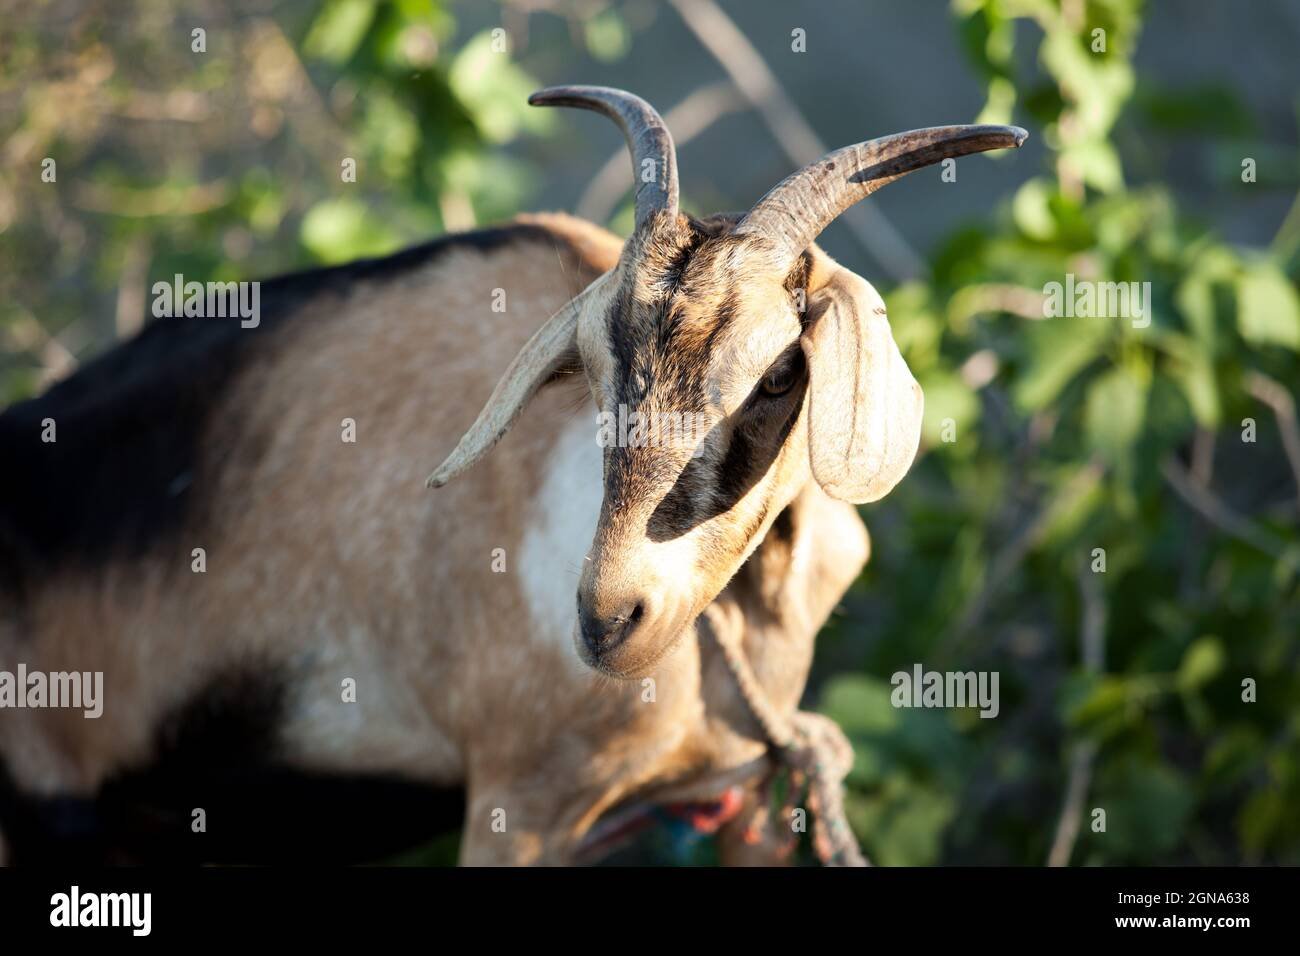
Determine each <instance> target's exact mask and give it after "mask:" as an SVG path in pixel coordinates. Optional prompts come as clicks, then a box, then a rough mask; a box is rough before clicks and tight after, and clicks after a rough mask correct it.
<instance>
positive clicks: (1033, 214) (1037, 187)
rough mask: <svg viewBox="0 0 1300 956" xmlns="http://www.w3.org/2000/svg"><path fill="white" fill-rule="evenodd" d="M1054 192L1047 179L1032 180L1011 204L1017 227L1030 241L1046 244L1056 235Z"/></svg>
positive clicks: (1017, 193)
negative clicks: (1052, 201)
mask: <svg viewBox="0 0 1300 956" xmlns="http://www.w3.org/2000/svg"><path fill="white" fill-rule="evenodd" d="M1053 192H1054V190H1053V188H1052V186H1051V184H1050V183H1048V182H1047V181H1046V180H1045V179H1041V178H1036V179H1031V180H1029V181H1028V182H1027V183H1025V184H1024V185H1023V186H1021V187H1020V188H1019V189H1018V190H1016V196H1015V199H1013V200H1012V202H1011V216H1012V218H1013V219H1014V220H1015V223H1016V227H1017V228H1018V229H1019V230H1020V231H1021V232H1023V233H1024V234H1025V235H1026V236H1028V237H1029V238H1030V239H1038V240H1040V241H1043V242H1046V241H1048V240H1050V239H1052V238H1053V237H1055V235H1056V217H1055V216H1053V215H1052V206H1051V200H1052V194H1053Z"/></svg>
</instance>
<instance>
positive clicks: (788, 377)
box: [759, 362, 799, 396]
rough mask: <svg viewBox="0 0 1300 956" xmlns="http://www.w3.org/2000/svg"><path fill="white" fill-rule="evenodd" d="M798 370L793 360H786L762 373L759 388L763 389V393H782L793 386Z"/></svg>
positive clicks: (772, 394) (773, 394) (774, 394)
mask: <svg viewBox="0 0 1300 956" xmlns="http://www.w3.org/2000/svg"><path fill="white" fill-rule="evenodd" d="M798 372H799V370H798V368H797V367H796V366H795V363H794V362H787V363H785V364H784V365H782V366H781V367H780V368H774V369H771V370H770V371H769V372H768V373H767V374H766V375H764V376H763V380H762V381H761V382H759V388H761V389H762V390H763V394H764V395H771V396H776V395H784V394H785V393H786V392H788V391H790V389H791V388H793V387H794V383H795V380H796V379H797V378H798V377H799V374H798Z"/></svg>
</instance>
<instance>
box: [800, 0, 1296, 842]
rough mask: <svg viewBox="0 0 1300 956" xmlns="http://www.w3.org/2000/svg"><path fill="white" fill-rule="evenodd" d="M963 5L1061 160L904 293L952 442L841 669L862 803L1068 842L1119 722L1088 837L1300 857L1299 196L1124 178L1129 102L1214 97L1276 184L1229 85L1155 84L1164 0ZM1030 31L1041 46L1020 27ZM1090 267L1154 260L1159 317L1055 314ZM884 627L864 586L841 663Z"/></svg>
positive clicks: (936, 419)
mask: <svg viewBox="0 0 1300 956" xmlns="http://www.w3.org/2000/svg"><path fill="white" fill-rule="evenodd" d="M954 7H955V11H956V14H957V18H958V23H959V29H960V31H961V36H962V38H963V41H964V45H965V48H966V50H967V51H968V53H969V54H970V55H971V57H972V59H973V60H974V62H975V64H976V65H977V67H978V68H979V70H980V72H981V73H982V75H984V76H985V78H986V82H987V103H986V106H985V108H984V110H983V114H982V116H981V120H983V121H992V122H1012V121H1014V120H1015V119H1017V118H1021V121H1022V122H1023V119H1024V118H1027V119H1028V120H1029V122H1028V123H1025V124H1024V125H1028V126H1032V127H1033V128H1034V129H1035V130H1036V131H1039V130H1041V135H1042V137H1043V139H1044V140H1045V141H1046V143H1047V145H1048V147H1049V148H1050V152H1049V154H1048V160H1049V164H1050V168H1049V169H1048V170H1047V171H1045V172H1044V173H1043V174H1042V175H1040V176H1036V177H1034V178H1033V179H1031V180H1030V181H1028V182H1027V183H1025V184H1024V185H1023V186H1021V187H1020V189H1019V190H1018V192H1017V193H1016V195H1015V196H1014V197H1013V199H1012V200H1011V202H1010V203H1009V204H1008V206H1007V207H1006V208H1005V209H1004V210H1003V211H1002V214H1001V216H1000V217H999V218H998V219H997V220H996V221H995V222H994V223H993V224H992V227H990V226H989V224H988V223H981V225H980V226H979V227H978V228H972V229H967V230H961V231H958V232H957V233H956V234H955V235H953V236H952V237H951V238H950V239H949V240H948V241H947V242H946V243H944V244H943V246H942V247H941V248H940V249H939V251H938V253H937V255H936V256H935V259H934V264H933V272H932V275H931V276H930V278H929V280H928V281H927V282H925V283H909V284H905V285H902V286H900V287H897V288H895V289H893V290H892V292H891V294H890V295H889V296H887V300H888V304H889V310H890V319H891V322H892V324H893V327H894V330H895V334H896V335H897V337H898V339H899V342H900V344H901V345H902V347H903V350H904V353H905V355H906V357H907V360H908V362H909V364H910V365H911V367H912V369H913V371H914V372H915V374H916V376H917V378H918V380H919V381H920V382H921V383H922V385H923V386H924V388H925V392H926V432H925V434H926V438H925V444H926V451H925V452H924V453H923V457H922V459H921V461H920V462H919V464H918V465H917V467H916V468H915V469H914V471H913V473H912V475H911V476H909V478H908V480H907V481H905V482H904V483H903V484H902V485H901V486H900V487H899V489H898V490H897V491H896V492H894V494H893V495H892V496H891V497H890V498H889V499H887V501H886V503H885V504H884V505H883V506H882V507H880V508H876V509H872V514H871V516H870V521H871V524H872V530H873V532H874V535H873V536H874V539H875V541H876V553H875V556H874V558H873V562H872V565H871V566H870V567H869V569H868V571H867V572H866V574H865V575H864V581H863V582H862V594H863V595H864V599H863V602H864V603H866V601H867V600H869V603H870V607H871V608H872V609H874V610H875V611H876V612H877V614H878V616H879V618H880V619H879V620H872V621H871V635H870V641H869V643H868V644H867V645H866V646H865V647H861V649H860V651H859V653H860V654H861V658H862V659H861V660H860V663H859V666H860V669H861V670H862V671H863V672H865V673H866V674H869V675H874V676H869V677H868V676H861V675H851V676H849V675H843V674H841V676H836V677H832V678H831V679H830V680H829V682H828V683H827V684H826V686H825V688H824V693H823V696H822V703H823V706H824V709H825V710H826V712H827V713H829V714H830V715H832V716H833V717H835V718H836V719H838V720H839V721H841V722H842V724H843V726H844V727H845V729H846V731H848V732H849V733H850V734H851V735H852V737H853V738H854V740H855V743H856V746H857V748H858V755H857V758H858V759H857V766H856V768H855V770H854V775H853V778H852V781H851V783H852V787H853V793H852V797H851V801H850V809H851V813H852V815H853V821H854V825H855V827H856V828H857V829H858V832H859V833H860V835H861V837H862V839H863V842H864V844H865V846H866V847H867V849H868V851H869V852H871V853H872V854H873V855H874V856H875V858H876V859H877V861H878V862H881V863H885V864H904V863H910V864H925V863H934V862H939V861H943V860H955V861H961V862H985V863H1041V862H1045V861H1046V860H1047V858H1048V852H1049V846H1050V844H1051V842H1052V840H1053V836H1054V832H1055V828H1056V824H1057V819H1058V817H1059V815H1060V814H1061V808H1062V805H1063V802H1064V796H1065V791H1066V780H1067V776H1068V773H1069V771H1070V759H1069V758H1070V755H1071V754H1072V753H1082V754H1091V753H1095V758H1094V759H1093V760H1092V762H1091V764H1090V777H1089V780H1090V786H1089V787H1088V789H1087V796H1086V799H1085V800H1084V803H1083V806H1082V807H1081V808H1080V816H1079V817H1078V819H1079V824H1080V826H1079V833H1078V838H1077V843H1076V844H1075V847H1074V852H1073V854H1072V859H1073V861H1074V862H1076V863H1085V864H1123V863H1130V864H1142V863H1147V864H1150V863H1200V864H1213V863H1232V862H1240V861H1256V862H1258V861H1272V862H1289V863H1296V862H1300V812H1297V811H1296V810H1295V807H1297V806H1300V709H1298V707H1297V705H1298V704H1300V677H1298V675H1297V652H1298V651H1300V640H1298V639H1297V634H1298V633H1300V602H1297V570H1298V569H1300V540H1298V539H1297V535H1296V528H1297V483H1298V482H1300V472H1293V471H1292V468H1291V467H1289V466H1288V461H1287V457H1286V455H1285V454H1284V450H1283V441H1282V437H1281V435H1280V434H1279V425H1278V418H1277V415H1276V414H1275V412H1274V410H1273V409H1272V408H1270V407H1269V406H1268V405H1266V404H1264V403H1263V402H1262V401H1261V400H1260V398H1259V397H1258V394H1257V393H1258V392H1259V390H1260V388H1261V387H1263V388H1267V385H1268V382H1269V381H1270V380H1271V381H1272V382H1276V383H1285V387H1286V389H1285V390H1282V392H1281V394H1282V395H1283V396H1284V399H1285V401H1284V402H1283V409H1284V418H1285V414H1289V415H1290V416H1291V418H1290V420H1289V421H1284V424H1283V425H1282V426H1281V427H1284V428H1289V429H1291V430H1294V428H1295V421H1294V412H1293V409H1290V408H1289V406H1288V405H1287V402H1289V401H1290V398H1289V397H1288V392H1289V390H1290V389H1293V388H1294V386H1295V383H1296V382H1297V381H1300V361H1298V356H1297V352H1298V351H1300V299H1298V298H1297V291H1296V283H1295V274H1296V265H1297V264H1296V251H1297V228H1298V227H1300V221H1298V218H1300V217H1298V216H1297V213H1296V209H1295V208H1293V211H1292V214H1291V216H1290V217H1289V218H1288V220H1287V223H1286V225H1284V226H1283V230H1282V232H1280V233H1279V234H1278V236H1277V237H1276V239H1275V240H1274V242H1273V243H1272V244H1271V246H1269V247H1267V248H1258V249H1240V248H1232V247H1229V246H1228V245H1226V244H1225V243H1224V242H1222V241H1220V240H1219V239H1217V238H1216V237H1215V236H1214V235H1213V234H1212V233H1210V232H1208V231H1206V230H1205V229H1204V228H1201V227H1199V226H1198V225H1197V224H1196V223H1195V222H1194V221H1193V220H1192V218H1191V217H1190V216H1188V215H1187V214H1185V213H1184V211H1183V210H1180V209H1179V208H1178V206H1177V204H1176V202H1175V200H1174V197H1173V195H1172V194H1171V192H1170V191H1169V190H1168V189H1167V188H1165V187H1164V186H1162V185H1161V184H1160V183H1149V184H1144V185H1141V186H1137V185H1129V184H1128V183H1127V182H1126V179H1125V175H1124V170H1123V166H1122V163H1121V161H1120V156H1119V151H1118V149H1117V148H1116V146H1115V138H1116V135H1117V126H1119V125H1124V126H1128V127H1130V128H1131V133H1132V135H1133V136H1134V137H1135V138H1136V139H1138V140H1139V141H1141V142H1145V143H1149V142H1151V141H1152V140H1154V139H1156V138H1157V137H1158V136H1159V135H1160V134H1161V133H1162V132H1163V131H1166V130H1168V129H1169V128H1171V127H1177V128H1180V129H1181V128H1184V127H1186V126H1187V125H1189V124H1195V123H1196V121H1197V120H1198V118H1201V117H1203V116H1204V113H1203V112H1202V104H1203V102H1208V104H1209V105H1208V107H1207V108H1208V109H1210V110H1211V111H1216V110H1217V111H1221V112H1225V113H1228V114H1229V115H1232V116H1233V117H1235V121H1234V122H1231V123H1218V122H1213V123H1210V124H1205V125H1198V126H1197V129H1198V132H1199V135H1203V136H1216V137H1221V138H1223V140H1224V142H1223V146H1224V148H1225V151H1226V152H1227V153H1229V154H1230V155H1235V156H1237V157H1238V161H1237V162H1235V163H1233V164H1232V166H1231V167H1230V168H1229V170H1228V175H1227V176H1225V178H1224V181H1223V183H1222V187H1221V188H1222V189H1224V190H1246V189H1259V188H1268V187H1267V186H1264V185H1261V184H1260V183H1250V184H1247V183H1243V182H1242V181H1241V171H1242V170H1241V166H1240V159H1241V158H1242V157H1246V156H1252V155H1255V154H1254V153H1252V152H1250V151H1249V150H1248V149H1246V148H1244V147H1245V146H1246V144H1245V143H1244V142H1243V137H1245V136H1247V135H1249V133H1250V128H1251V127H1250V123H1249V122H1248V120H1247V118H1246V114H1245V112H1244V111H1243V110H1242V109H1241V107H1240V105H1239V104H1236V103H1235V101H1234V100H1233V99H1232V97H1231V96H1230V94H1224V93H1220V94H1218V95H1216V96H1212V97H1209V98H1208V100H1207V99H1206V97H1205V96H1204V91H1203V90H1192V91H1188V92H1186V93H1184V94H1181V95H1176V94H1173V93H1168V92H1162V93H1157V92H1154V91H1153V92H1150V93H1149V94H1148V95H1147V96H1146V97H1145V98H1136V97H1135V80H1134V69H1133V66H1132V63H1131V56H1132V52H1133V49H1134V47H1135V46H1136V42H1137V38H1138V30H1139V27H1140V24H1141V16H1140V15H1141V12H1142V11H1141V4H1140V3H1138V2H1134V0H1089V2H1087V3H1084V2H1069V0H1066V2H1063V3H1057V2H1054V0H957V2H956V3H955V4H954ZM1098 27H1100V28H1102V29H1104V31H1105V34H1104V39H1105V49H1104V52H1102V51H1097V50H1094V44H1095V43H1096V41H1097V36H1096V35H1095V34H1094V33H1093V31H1094V29H1096V28H1098ZM1027 38H1033V39H1035V40H1036V42H1037V63H1036V65H1034V64H1029V65H1027V64H1026V61H1025V58H1024V57H1020V56H1017V53H1018V52H1019V47H1020V45H1021V44H1023V43H1024V42H1025V40H1026V39H1027ZM1285 162H1286V165H1287V169H1288V170H1289V172H1290V173H1294V170H1295V167H1296V158H1295V157H1294V156H1289V157H1287V158H1286V160H1285ZM1288 175H1289V174H1284V175H1283V176H1282V177H1280V178H1282V179H1286V178H1288ZM1228 177H1231V178H1228ZM1289 178H1290V179H1291V182H1290V183H1289V185H1290V186H1291V188H1294V185H1295V183H1294V176H1293V175H1290V176H1289ZM1067 274H1073V275H1074V276H1075V277H1076V278H1077V279H1079V280H1084V279H1093V280H1102V281H1137V282H1150V283H1151V304H1150V324H1149V325H1146V326H1145V327H1138V326H1141V325H1142V324H1143V323H1141V322H1137V323H1134V322H1131V321H1128V320H1125V319H1120V318H1111V319H1105V318H1065V317H1060V318H1051V319H1044V318H1043V315H1044V312H1043V305H1042V302H1043V292H1044V289H1045V286H1046V284H1047V283H1049V282H1058V283H1064V282H1065V280H1066V275H1067ZM1261 382H1263V383H1264V385H1263V386H1260V385H1259V384H1258V383H1261ZM1252 383H1256V384H1255V388H1254V389H1252ZM1246 419H1253V420H1254V422H1255V423H1256V428H1257V434H1256V436H1255V441H1254V443H1250V442H1248V441H1245V440H1243V435H1244V434H1246V428H1247V422H1246V421H1245V420H1246ZM945 420H949V424H950V426H951V427H954V428H955V433H954V432H950V433H949V440H947V441H945V440H944V437H943V423H944V421H945ZM1180 486H1181V487H1184V488H1186V487H1190V488H1191V489H1192V492H1191V493H1192V494H1193V495H1197V496H1203V499H1204V500H1209V501H1211V502H1212V503H1213V504H1214V505H1215V508H1214V509H1213V510H1214V512H1215V514H1216V515H1217V516H1218V517H1217V518H1215V519H1214V520H1207V518H1206V517H1205V516H1203V515H1201V514H1199V513H1197V512H1196V511H1194V510H1193V509H1192V508H1191V507H1190V506H1189V503H1188V501H1186V500H1184V499H1185V495H1183V494H1180V493H1179V492H1178V491H1177V488H1178V487H1180ZM1225 516H1226V517H1225ZM904 528H905V529H906V533H897V532H895V531H891V530H890V529H899V530H901V529H904ZM1094 549H1104V557H1105V571H1104V573H1097V572H1096V571H1095V570H1094V568H1095V567H1097V566H1099V565H1096V564H1095V562H1096V557H1095V554H1096V552H1094ZM1084 575H1089V576H1093V577H1092V580H1091V581H1086V580H1084V577H1083V576H1084ZM1089 614H1092V615H1093V616H1094V619H1096V618H1097V616H1100V619H1101V620H1102V621H1103V623H1102V625H1101V627H1100V628H1094V630H1093V634H1092V636H1091V637H1090V638H1088V639H1087V640H1092V641H1093V642H1094V644H1095V645H1096V646H1095V647H1094V649H1093V651H1092V654H1094V655H1096V657H1098V658H1100V659H1101V660H1102V663H1101V664H1100V666H1088V665H1087V664H1086V663H1085V661H1087V659H1088V653H1087V652H1086V651H1085V650H1084V647H1085V644H1086V642H1087V640H1086V639H1085V637H1084V630H1085V628H1086V627H1088V625H1087V624H1085V620H1086V619H1087V616H1088V615H1089ZM859 627H860V625H859V624H858V623H857V622H856V621H855V619H854V609H853V607H850V610H849V612H848V614H847V616H846V617H845V618H844V619H842V620H841V621H840V622H839V623H838V624H837V627H836V632H837V633H836V638H835V640H834V642H833V643H838V644H839V645H841V646H840V647H839V649H838V650H837V652H836V654H835V656H836V659H837V660H839V661H840V662H841V663H842V662H843V661H844V660H845V657H846V652H845V649H844V646H843V645H849V646H854V647H860V645H861V641H860V640H856V641H855V638H854V635H855V634H860V633H861V632H860V631H859V630H858V628H859ZM917 661H920V662H923V663H924V665H925V666H926V667H927V668H929V669H935V670H941V671H942V670H956V671H968V670H996V671H999V672H1000V675H1001V693H1002V712H1001V715H1000V717H999V718H998V719H996V720H981V719H979V718H978V717H977V716H976V715H975V712H973V711H952V710H935V711H924V710H896V709H894V708H893V707H892V706H890V704H889V691H890V690H891V688H890V685H889V683H888V680H887V675H889V674H891V673H893V672H894V671H896V670H900V669H901V670H910V668H911V666H912V664H913V663H914V662H917ZM1247 678H1249V679H1251V680H1253V681H1254V682H1255V683H1256V685H1257V693H1258V698H1257V701H1256V702H1254V703H1248V702H1245V701H1243V689H1242V682H1243V680H1245V679H1247ZM1085 765H1088V764H1086V762H1085ZM1093 808H1102V809H1104V810H1105V811H1106V831H1105V832H1093V830H1092V828H1091V822H1092V814H1091V811H1092V809H1093Z"/></svg>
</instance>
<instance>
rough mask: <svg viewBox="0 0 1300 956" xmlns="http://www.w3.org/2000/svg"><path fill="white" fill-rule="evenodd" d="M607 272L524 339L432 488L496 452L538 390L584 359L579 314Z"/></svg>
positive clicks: (431, 480) (603, 282)
mask: <svg viewBox="0 0 1300 956" xmlns="http://www.w3.org/2000/svg"><path fill="white" fill-rule="evenodd" d="M611 274H612V273H611V272H606V273H605V274H604V275H602V276H601V277H600V278H598V279H597V280H596V281H595V282H593V283H592V284H591V285H589V286H587V288H586V289H584V290H583V291H582V292H580V293H578V295H577V296H576V297H575V298H574V299H573V300H571V301H570V302H569V303H568V304H567V305H565V306H564V308H562V309H560V311H558V312H556V313H555V314H554V315H553V316H551V317H550V318H549V319H547V320H546V324H545V325H543V326H542V327H541V328H540V329H538V330H537V331H536V332H535V333H534V334H533V337H532V338H530V339H529V340H528V341H527V342H525V343H524V347H523V348H522V349H520V350H519V354H518V355H516V356H515V359H514V361H513V362H511V363H510V367H509V368H507V369H506V370H505V373H504V374H503V375H502V376H501V380H500V381H498V382H497V387H496V388H494V389H493V390H492V395H491V396H490V397H489V398H488V400H487V404H486V405H484V406H483V410H482V411H481V412H479V413H478V418H476V419H475V420H474V424H473V425H471V426H470V427H469V431H467V432H466V433H465V434H464V436H463V437H462V438H461V440H460V441H459V442H458V443H457V445H456V447H455V448H454V449H453V450H452V453H451V454H450V455H448V456H447V460H446V461H444V462H443V463H442V464H441V465H439V466H438V467H437V469H436V470H435V471H434V472H433V474H431V475H430V476H429V477H428V479H427V480H426V481H425V485H426V486H427V487H429V488H441V487H442V486H443V485H445V484H446V483H447V482H449V481H451V479H453V478H455V477H456V476H457V475H459V474H461V473H462V472H465V471H468V470H469V469H470V468H472V467H473V466H474V465H475V464H477V463H478V461H479V459H480V458H482V457H483V456H484V455H486V454H487V453H488V452H489V451H491V450H492V446H493V445H495V444H496V443H497V442H498V441H500V440H501V436H502V435H504V434H505V433H506V432H507V431H509V430H510V426H511V425H513V424H514V423H515V419H517V418H518V417H519V415H520V413H521V412H522V411H523V410H524V408H525V407H526V406H527V405H528V401H529V399H531V398H532V397H533V396H534V395H535V394H536V393H537V390H538V389H539V388H541V387H542V385H544V384H545V383H546V381H547V379H549V378H550V377H551V376H552V375H554V374H555V373H556V372H558V371H560V370H562V369H563V368H565V367H566V366H571V365H575V364H576V363H578V362H579V361H581V359H580V357H579V355H578V344H577V330H578V316H579V315H581V314H582V310H583V307H584V306H585V305H586V304H587V303H588V302H590V301H591V299H592V298H593V297H595V296H598V295H599V294H600V290H601V289H602V288H603V287H604V286H605V285H606V283H607V282H608V281H609V277H610V275H611Z"/></svg>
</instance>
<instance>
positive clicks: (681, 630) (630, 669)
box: [573, 617, 695, 681]
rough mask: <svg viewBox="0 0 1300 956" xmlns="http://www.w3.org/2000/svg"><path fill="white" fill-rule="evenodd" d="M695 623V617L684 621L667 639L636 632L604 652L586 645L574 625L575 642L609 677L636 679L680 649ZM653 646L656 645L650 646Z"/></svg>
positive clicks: (595, 667) (585, 658)
mask: <svg viewBox="0 0 1300 956" xmlns="http://www.w3.org/2000/svg"><path fill="white" fill-rule="evenodd" d="M694 625H695V618H694V617H691V618H689V619H688V620H687V621H686V623H685V624H683V625H680V626H678V627H677V628H675V629H673V630H672V632H671V637H669V638H668V639H666V640H665V639H663V637H662V636H660V635H654V636H652V637H648V636H647V635H645V634H635V635H632V636H631V637H630V638H627V639H625V640H621V641H619V643H618V644H617V645H615V646H614V647H611V648H610V649H609V651H607V652H605V653H603V654H594V653H592V652H591V650H590V649H588V648H587V647H586V645H585V643H584V642H583V640H582V634H581V632H580V630H579V629H578V628H577V627H575V628H574V634H573V637H574V644H575V645H576V647H577V649H578V657H579V659H580V660H581V661H582V663H584V664H586V665H587V666H588V667H590V668H591V669H592V670H594V671H596V672H597V673H599V674H603V675H604V676H606V677H612V678H614V679H615V680H621V681H633V680H639V679H641V678H643V677H646V676H647V675H649V674H650V673H651V672H653V671H654V669H655V668H656V667H658V666H659V665H660V664H661V663H662V662H663V660H664V658H666V657H667V656H668V655H669V654H671V653H672V652H673V651H674V650H676V649H677V647H678V645H680V644H681V642H682V638H683V637H684V636H685V635H686V633H687V632H688V631H691V630H692V629H693V628H694ZM652 647H653V649H651V648H652Z"/></svg>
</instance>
